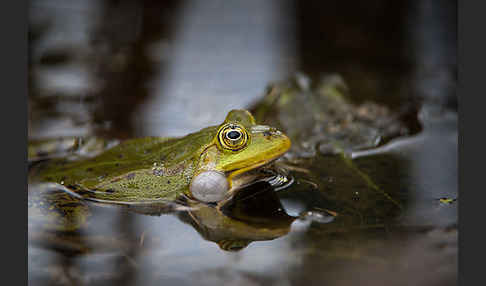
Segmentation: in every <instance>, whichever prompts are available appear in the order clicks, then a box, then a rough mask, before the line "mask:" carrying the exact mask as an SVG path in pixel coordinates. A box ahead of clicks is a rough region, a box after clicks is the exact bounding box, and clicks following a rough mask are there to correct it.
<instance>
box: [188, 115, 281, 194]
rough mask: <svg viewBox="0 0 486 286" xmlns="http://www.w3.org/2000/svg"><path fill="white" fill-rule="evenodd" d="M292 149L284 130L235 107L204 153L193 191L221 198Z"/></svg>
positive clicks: (193, 184) (192, 184)
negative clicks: (260, 122)
mask: <svg viewBox="0 0 486 286" xmlns="http://www.w3.org/2000/svg"><path fill="white" fill-rule="evenodd" d="M289 148H290V139H289V138H288V137H287V136H286V135H285V134H283V133H282V132H281V131H278V130H277V129H275V128H273V127H270V126H266V125H258V124H256V122H255V119H254V118H253V116H252V115H251V113H250V112H248V111H246V110H232V111H230V112H229V113H228V115H227V116H226V119H225V120H224V122H223V123H222V124H221V125H219V126H218V128H217V132H216V135H215V137H214V138H213V141H212V143H211V144H210V145H209V147H208V148H206V149H205V151H204V152H202V154H201V160H200V164H199V170H200V171H199V172H198V174H196V176H195V177H194V178H193V180H192V183H191V193H192V194H193V196H194V197H196V198H197V199H199V200H202V201H208V202H210V201H219V200H221V199H222V198H223V197H224V196H226V195H227V193H229V192H231V190H234V189H236V188H238V187H239V186H241V185H243V184H245V183H248V182H250V181H252V180H254V179H255V178H256V177H258V175H257V174H256V172H250V171H253V170H255V169H256V168H258V167H261V166H264V165H266V164H268V163H270V162H272V161H273V160H275V159H277V158H279V157H280V156H282V155H283V154H284V153H285V152H287V151H288V150H289Z"/></svg>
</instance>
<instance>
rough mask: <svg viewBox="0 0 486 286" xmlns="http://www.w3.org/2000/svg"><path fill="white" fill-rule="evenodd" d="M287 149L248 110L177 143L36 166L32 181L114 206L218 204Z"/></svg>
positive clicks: (136, 145)
mask: <svg viewBox="0 0 486 286" xmlns="http://www.w3.org/2000/svg"><path fill="white" fill-rule="evenodd" d="M289 148H290V140H289V139H288V138H287V137H286V136H285V135H284V134H283V133H281V132H279V131H277V130H276V129H274V128H271V127H268V126H264V125H257V124H256V123H255V120H254V118H253V116H252V115H251V114H250V113H249V112H248V111H246V110H233V111H231V112H230V113H228V115H227V117H226V120H225V121H224V122H223V123H222V124H221V125H218V126H211V127H207V128H204V129H202V130H200V131H198V132H195V133H192V134H189V135H187V136H184V137H181V138H156V137H152V138H139V139H133V140H128V141H125V142H123V143H121V144H119V145H117V146H115V147H113V148H111V149H108V150H107V151H105V152H103V153H102V154H100V155H98V156H95V157H92V158H85V159H82V160H75V161H69V160H68V159H56V160H52V161H50V162H48V163H46V164H44V165H43V164H40V165H39V167H38V168H37V170H36V171H35V172H33V174H32V175H31V176H30V181H31V182H39V181H41V182H55V183H59V184H62V185H64V186H65V187H66V188H68V189H70V190H72V191H74V192H76V193H77V194H79V195H81V196H83V197H85V198H90V199H93V200H97V201H106V202H115V203H124V202H144V201H156V200H174V199H176V198H177V197H178V196H180V195H182V194H185V195H187V196H188V197H192V198H197V199H200V200H203V201H207V202H212V201H220V200H222V199H224V198H228V197H230V196H231V193H232V192H233V191H234V190H235V189H236V188H238V187H239V186H241V185H243V184H245V183H248V182H249V181H252V180H254V179H255V178H256V177H257V175H258V174H257V173H256V172H255V170H256V169H257V168H258V167H260V166H263V165H265V164H267V163H269V162H271V161H273V160H274V159H276V158H278V157H280V156H281V155H282V154H284V153H285V152H286V151H287V150H288V149H289ZM201 174H204V176H199V175H201ZM223 179H224V180H223ZM213 189H215V190H217V192H218V193H216V194H213V193H211V192H212V190H213ZM208 192H209V195H208Z"/></svg>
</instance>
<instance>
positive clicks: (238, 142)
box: [218, 123, 248, 151]
mask: <svg viewBox="0 0 486 286" xmlns="http://www.w3.org/2000/svg"><path fill="white" fill-rule="evenodd" d="M218 141H219V144H220V145H221V146H222V147H223V148H226V149H230V150H233V151H238V150H240V149H242V148H243V147H245V146H246V143H247V142H248V132H246V130H245V128H244V127H243V126H241V125H239V124H236V123H227V124H225V125H223V126H221V128H220V129H219V132H218Z"/></svg>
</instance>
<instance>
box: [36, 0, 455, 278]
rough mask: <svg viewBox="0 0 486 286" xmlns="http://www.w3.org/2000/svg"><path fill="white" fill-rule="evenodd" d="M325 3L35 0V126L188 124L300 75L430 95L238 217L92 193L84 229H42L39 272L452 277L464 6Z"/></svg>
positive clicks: (364, 89) (175, 131)
mask: <svg viewBox="0 0 486 286" xmlns="http://www.w3.org/2000/svg"><path fill="white" fill-rule="evenodd" d="M317 3H318V2H315V3H314V2H313V1H305V2H304V1H299V2H294V1H278V2H277V1H265V4H263V3H261V2H259V1H238V2H236V1H232V3H231V4H230V3H227V2H221V1H205V2H202V1H194V2H192V1H164V4H163V5H162V4H160V3H159V2H158V1H141V2H131V1H82V2H76V3H70V4H66V3H64V2H62V1H31V7H30V27H29V36H30V38H29V39H30V42H29V43H30V47H29V55H30V62H29V64H30V70H29V84H30V86H29V90H30V94H29V138H30V139H39V138H52V137H58V136H71V135H75V136H78V135H79V136H85V135H97V136H101V137H105V138H117V139H124V138H131V137H139V136H147V135H154V136H178V135H183V134H187V133H188V132H192V131H196V130H198V129H200V128H202V127H206V126H208V125H212V124H218V123H219V122H221V121H222V120H223V119H224V116H225V114H226V113H227V112H228V111H229V110H230V109H232V108H249V107H250V106H251V105H252V104H255V102H257V101H258V100H260V99H261V98H262V96H263V95H264V93H265V89H266V87H267V86H268V85H269V84H270V83H273V82H275V81H282V80H285V79H287V78H288V77H289V76H292V75H293V74H295V73H296V72H305V73H307V74H311V75H313V76H319V75H321V74H325V73H336V74H339V75H341V76H342V78H343V79H344V80H345V82H346V84H347V85H348V87H349V95H350V100H351V102H353V103H354V104H362V103H364V102H366V101H369V100H373V101H375V102H377V103H379V104H383V105H385V106H387V107H388V108H389V109H390V110H391V111H392V112H398V111H399V110H401V109H402V108H403V107H408V106H417V107H418V108H416V112H411V113H410V114H411V115H407V116H409V117H408V119H407V118H405V120H406V121H407V122H410V121H413V120H418V122H419V123H420V128H418V129H417V128H416V129H413V128H412V129H413V130H415V131H414V132H410V134H407V136H402V137H401V138H395V139H393V140H391V141H390V142H387V143H386V144H384V145H381V146H379V147H378V148H371V149H367V150H360V151H354V152H351V153H349V156H348V157H343V156H341V155H339V154H338V155H333V154H324V153H322V152H321V153H319V152H318V153H316V154H314V155H313V156H305V157H302V158H299V160H297V161H296V162H297V163H295V164H294V166H296V167H298V168H296V169H294V170H293V171H291V172H290V174H291V176H292V177H293V178H294V179H295V181H294V183H293V184H292V185H291V186H290V187H289V188H286V189H284V190H281V191H278V192H274V191H273V190H272V189H271V188H270V187H269V186H268V185H266V184H262V185H257V186H256V187H254V188H253V189H250V190H248V193H246V195H243V196H242V197H241V198H238V200H236V201H235V202H234V203H232V204H229V205H228V206H226V208H225V209H223V210H222V211H223V213H224V214H225V215H228V216H222V215H221V213H217V212H215V211H214V209H213V208H210V207H208V208H205V209H202V210H200V211H199V212H187V211H184V210H180V211H175V212H174V211H171V212H170V213H164V212H166V211H167V210H159V212H158V211H157V210H153V209H151V210H147V209H132V210H129V211H127V210H126V209H120V208H117V207H106V206H103V205H94V204H90V207H91V209H92V214H91V216H90V218H89V224H88V225H87V226H86V227H84V228H82V229H80V230H78V231H74V232H69V233H55V232H54V233H52V232H51V233H43V232H34V231H32V230H31V229H29V238H30V243H29V249H28V253H29V258H28V259H29V260H28V261H29V284H30V285H52V284H54V285H77V284H80V285H84V284H90V285H110V284H113V285H115V284H117V285H120V284H121V285H160V284H163V285H219V284H224V285H226V284H230V283H231V284H232V285H353V284H358V283H359V284H365V285H371V284H373V285H455V284H456V278H457V205H458V200H456V199H457V198H458V186H457V101H456V97H455V84H456V75H455V72H456V65H455V64H456V63H455V49H456V38H455V37H456V34H455V33H456V32H455V31H456V29H455V25H456V22H455V18H454V17H455V3H454V2H453V1H448V2H447V4H443V5H438V2H434V1H430V2H422V1H411V2H410V1H399V2H397V3H396V5H395V4H394V5H391V4H388V2H387V1H374V2H372V3H367V4H366V5H363V4H360V5H358V6H357V4H356V3H354V4H353V5H351V4H350V3H347V4H348V5H345V4H337V2H336V3H326V4H317ZM443 3H445V2H443ZM349 5H351V6H349ZM412 109H413V108H412ZM410 116H411V117H410ZM415 117H417V118H415ZM287 119H288V120H290V121H292V117H290V118H287ZM296 119H297V118H296ZM303 128H305V126H303ZM412 129H411V130H412ZM417 132H418V133H417ZM299 169H300V170H301V169H306V170H309V171H308V172H303V171H299ZM441 198H447V199H453V200H455V201H453V202H452V203H447V201H445V200H442V201H441V200H440V199H441ZM148 211H150V212H151V213H150V215H147V214H144V213H147V212H148ZM161 213H164V214H161ZM228 217H231V218H232V219H233V220H234V221H238V222H241V221H243V222H245V223H242V224H241V225H240V226H238V227H235V228H234V229H232V228H231V227H229V226H231V225H234V223H235V222H234V221H228V220H226V218H228ZM230 246H234V247H235V249H234V250H238V251H227V250H223V249H225V248H226V249H227V248H228V247H230Z"/></svg>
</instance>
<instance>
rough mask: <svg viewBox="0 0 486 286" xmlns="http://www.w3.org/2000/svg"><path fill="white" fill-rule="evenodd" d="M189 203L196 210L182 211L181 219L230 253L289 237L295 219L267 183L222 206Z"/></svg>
mask: <svg viewBox="0 0 486 286" xmlns="http://www.w3.org/2000/svg"><path fill="white" fill-rule="evenodd" d="M189 204H190V205H191V206H192V207H193V208H194V210H191V211H187V212H181V213H179V214H178V217H179V218H180V219H181V220H182V221H183V222H186V223H188V224H190V225H192V226H193V227H194V228H195V229H196V230H197V231H198V232H199V234H201V236H202V237H203V238H204V239H206V240H209V241H213V242H216V243H217V244H218V245H219V247H220V248H221V249H223V250H228V251H238V250H241V249H243V248H245V247H247V246H248V244H250V243H251V242H252V241H259V240H272V239H275V238H278V237H281V236H283V235H286V234H287V233H288V232H289V230H290V225H291V224H292V222H293V221H294V219H295V218H294V217H291V216H289V215H288V214H287V213H286V212H285V211H284V208H283V206H282V204H281V203H280V200H279V199H278V197H277V194H276V193H275V191H274V189H273V188H272V187H271V186H270V184H268V183H267V182H258V183H255V184H252V185H250V186H248V187H246V188H245V189H242V190H240V191H239V192H238V193H237V194H236V195H235V197H234V198H233V199H232V200H230V201H228V202H226V203H225V204H223V205H208V204H201V203H193V202H189Z"/></svg>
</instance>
